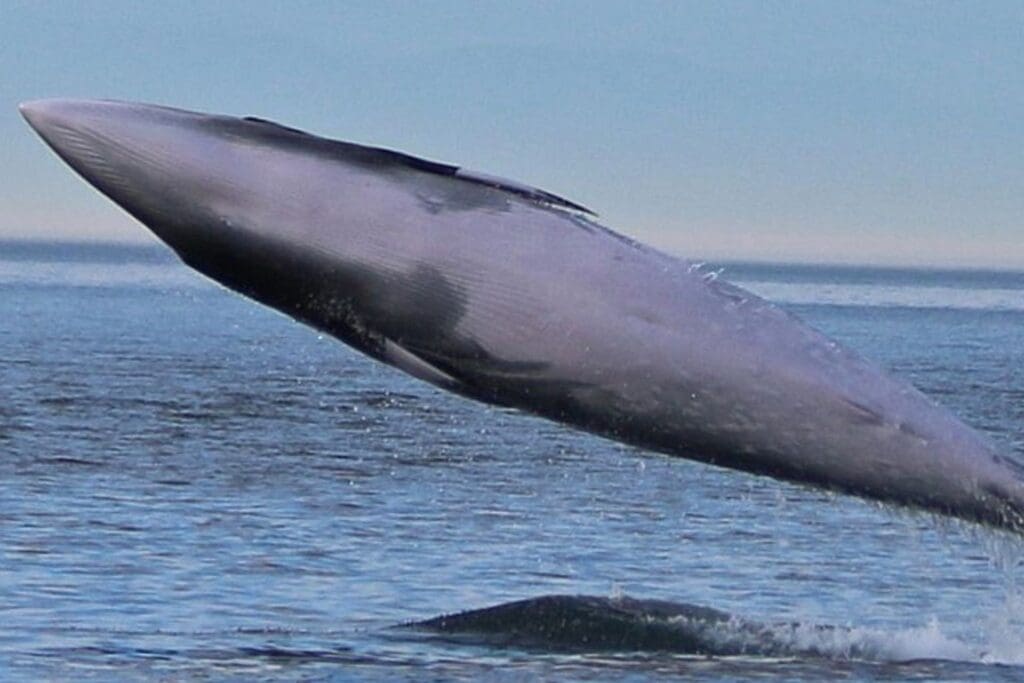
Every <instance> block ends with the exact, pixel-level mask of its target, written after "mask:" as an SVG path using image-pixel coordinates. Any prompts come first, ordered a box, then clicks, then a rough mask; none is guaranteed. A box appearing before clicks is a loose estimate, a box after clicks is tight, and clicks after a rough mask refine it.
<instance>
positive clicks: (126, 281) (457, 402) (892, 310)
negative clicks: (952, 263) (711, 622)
mask: <svg viewBox="0 0 1024 683" xmlns="http://www.w3.org/2000/svg"><path fill="white" fill-rule="evenodd" d="M722 277H725V278H727V279H729V280H731V281H734V282H736V283H738V284H741V285H743V286H746V287H748V288H750V289H752V290H754V291H756V292H758V293H760V294H762V295H764V296H767V297H768V298H771V299H773V300H775V301H778V302H780V303H782V304H784V305H785V306H786V307H787V308H789V309H790V310H792V311H794V312H795V313H797V314H798V315H799V316H801V317H803V318H804V319H805V320H807V321H809V322H810V323H812V324H813V325H815V326H816V327H818V328H819V329H822V330H823V331H825V332H827V333H829V334H831V335H833V336H834V337H836V338H838V339H840V340H842V341H843V342H844V343H846V344H847V345H849V346H852V347H854V348H855V349H858V350H859V351H861V352H863V353H864V354H866V355H868V356H869V357H871V358H873V359H875V360H876V361H878V362H880V363H881V364H882V365H883V366H885V367H887V368H889V369H891V370H892V371H893V372H894V373H896V374H898V375H900V376H903V377H906V378H908V379H909V380H911V381H912V382H913V383H914V384H916V385H917V386H918V387H920V388H921V389H922V390H923V391H925V392H926V393H928V394H930V395H932V396H934V397H935V398H937V399H938V400H940V401H941V402H942V403H944V404H946V405H947V406H949V407H950V408H952V409H953V410H954V411H956V412H957V413H958V414H960V415H961V416H962V417H963V418H964V419H965V420H966V421H967V422H969V423H970V424H972V425H974V426H975V427H977V428H978V429H980V430H982V431H984V432H986V433H988V434H989V435H990V436H991V437H992V438H994V439H995V440H996V441H997V442H1000V443H1002V444H1003V445H1005V446H1006V449H1007V451H1008V452H1010V453H1016V457H1018V458H1021V457H1024V274H1022V273H990V272H960V271H923V270H894V269H864V268H849V267H842V268H837V267H807V266H801V267H794V266H766V265H742V264H736V265H727V266H726V267H725V270H724V272H723V273H722ZM0 387H3V389H4V399H3V401H0V678H3V677H6V678H14V679H21V680H76V681H81V680H95V681H112V680H138V679H144V680H145V679H152V680H164V679H167V680H196V679H202V680H239V681H251V680H286V681H288V680H291V681H298V680H310V679H315V680H337V681H343V680H365V679H370V680H395V679H400V680H401V679H405V680H422V679H425V678H431V679H444V680H465V681H473V680H478V679H480V678H482V677H490V678H497V679H499V680H523V679H527V680H528V679H533V678H537V677H546V678H550V679H557V680H563V679H578V680H622V679H631V680H646V679H649V678H658V677H665V678H679V677H690V678H697V679H706V680H718V679H721V678H743V679H749V678H785V679H803V680H821V679H832V678H837V677H843V678H847V679H872V678H879V677H882V678H888V679H894V680H903V679H907V678H918V679H940V680H1021V679H1022V678H1024V598H1021V597H1020V596H1019V595H1018V594H1017V593H1016V589H1015V584H1014V582H1013V579H1014V575H1015V571H1014V568H1015V567H1016V566H1017V565H1018V562H1019V558H1020V555H1019V551H1018V550H1016V549H1015V548H1014V547H1013V546H1011V545H1010V544H1007V543H1001V544H1000V543H997V542H996V541H994V540H992V539H991V538H990V537H988V536H986V535H984V534H978V533H976V532H971V531H969V530H967V529H964V528H962V527H960V526H957V525H953V524H949V523H945V524H939V523H937V521H936V520H935V519H933V518H930V517H927V516H922V515H909V514H905V513H894V512H892V511H891V510H886V509H883V508H881V507H878V506H875V505H869V504H866V503H862V502H859V501H857V500H853V499H849V498H845V497H833V496H829V495H825V494H822V493H818V492H815V491H811V490H807V489H804V488H800V487H796V486H790V485H786V484H781V483H779V482H775V481H771V480H767V479H760V478H756V477H752V476H747V475H744V474H739V473H735V472H725V471H720V470H716V469H714V468H711V467H707V466H702V465H698V464H694V463H689V462H686V461H683V460H678V459H672V458H668V457H664V456H658V455H652V454H647V453H643V452H640V451H636V450H634V449H631V448H627V447H624V446H619V445H617V444H614V443H610V442H607V441H603V440H601V439H598V438H595V437H591V436H588V435H584V434H579V433H576V432H573V431H570V430H567V429H563V428H561V427H558V426H556V425H554V424H551V423H548V422H544V421H541V420H538V419H533V418H529V417H525V416H523V415H520V414H518V413H515V412H514V411H508V410H501V409H495V408H488V407H485V406H481V405H477V404H474V403H469V402H467V401H464V400H461V399H458V398H455V397H453V396H450V395H447V394H444V393H441V392H440V391H438V390H435V389H432V388H431V387H429V386H427V385H425V384H422V383H420V382H418V381H416V380H413V379H411V378H409V377H407V376H405V375H402V374H400V373H398V372H396V371H393V370H390V369H388V368H386V367H383V366H381V365H378V364H376V363H374V362H372V361H369V360H367V359H365V358H363V357H361V356H359V355H357V354H356V353H354V352H352V351H350V350H349V349H347V348H346V347H344V346H343V345H341V344H340V343H337V342H335V341H333V340H331V339H329V338H324V337H322V336H320V335H317V334H316V333H315V332H313V331H311V330H309V329H307V328H305V327H302V326H300V325H298V324H296V323H293V322H291V321H289V320H287V319H286V318H284V317H282V316H280V315H277V314H275V313H273V312H271V311H268V310H266V309H264V308H262V307H260V306H258V305H255V304H253V303H251V302H248V301H245V300H243V299H241V298H239V297H237V296H235V295H233V294H230V293H227V292H225V291H223V290H221V289H219V288H218V287H216V286H214V285H212V284H211V283H209V282H208V281H206V280H204V279H202V278H201V277H200V276H198V275H195V274H193V273H192V272H190V271H188V270H187V269H186V268H185V267H184V266H182V265H180V264H178V263H177V262H176V261H175V260H174V259H173V258H172V257H171V256H170V255H169V253H168V252H166V251H164V250H159V249H155V248H152V249H151V248H146V247H139V248H126V247H104V246H91V247H80V246H69V245H52V244H46V245H41V244H12V243H0ZM550 593H560V594H574V593H585V594H593V595H599V596H602V595H603V596H617V595H619V594H626V595H629V596H633V597H636V598H642V599H661V600H669V601H675V602H686V603H694V604H698V605H704V606H708V607H712V608H714V609H716V610H721V611H723V612H728V613H730V614H733V615H737V616H738V617H740V618H742V619H744V620H750V621H753V622H758V623H762V622H763V623H784V624H789V625H791V626H792V628H790V629H789V630H788V631H786V633H784V634H782V635H779V636H778V637H780V638H782V637H785V638H789V639H791V641H792V642H791V643H790V644H791V645H793V647H790V648H789V649H785V648H782V649H781V650H780V652H782V654H777V655H771V656H770V655H767V654H758V653H756V652H752V653H748V654H741V655H735V656H720V657H705V656H695V655H685V654H672V653H659V652H632V653H631V652H614V651H612V652H607V651H605V652H563V651H558V649H557V648H552V649H551V650H550V651H546V650H545V649H544V648H543V647H541V648H537V647H531V648H516V647H501V646H494V645H487V644H481V643H467V642H452V641H445V640H439V639H436V638H424V637H416V636H413V635H410V634H405V633H403V632H400V631H394V630H392V629H390V628H389V627H390V626H391V625H393V624H396V623H399V622H406V621H411V620H419V619H426V618H429V617H432V616H435V615H438V614H441V613H446V612H453V611H459V610H464V609H470V608H477V607H484V606H487V605H492V604H496V603H500V602H504V601H510V600H517V599H522V598H530V597H534V596H540V595H544V594H550ZM819 626H828V627H832V626H835V627H838V628H834V629H833V628H828V629H825V630H824V631H823V630H821V629H818V628H817V627H819ZM821 633H827V634H828V637H827V638H825V639H824V640H822V639H821V638H822V637H821V635H820V634H821ZM773 637H774V636H773ZM815 638H817V639H818V640H814V639H815ZM794 639H795V640H794ZM801 639H803V640H801ZM808 639H810V640H808ZM808 644H810V645H812V646H813V647H810V648H808V647H805V646H806V645H808ZM801 652H803V653H804V654H801Z"/></svg>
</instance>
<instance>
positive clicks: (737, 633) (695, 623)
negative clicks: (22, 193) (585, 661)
mask: <svg viewBox="0 0 1024 683" xmlns="http://www.w3.org/2000/svg"><path fill="white" fill-rule="evenodd" d="M397 628H398V629H402V630H409V631H414V632H419V633H425V634H432V635H434V636H436V637H438V638H441V639H444V640H447V641H452V642H456V643H459V644H470V645H487V646H496V647H516V648H523V649H534V650H542V651H545V652H552V651H556V652H563V651H564V652H670V653H673V654H686V655H714V656H734V655H757V656H772V657H779V656H796V655H799V656H830V655H834V654H835V653H834V652H831V651H830V649H829V646H830V645H831V646H833V648H834V643H835V641H836V636H837V634H838V633H839V632H841V630H839V629H836V628H835V627H831V626H801V625H800V624H795V623H775V624H771V623H759V622H755V621H749V620H746V619H740V618H737V617H734V616H731V615H729V614H727V613H725V612H720V611H719V610H716V609H712V608H710V607H701V606H700V605H690V604H687V603H677V602H667V601H664V600H637V599H634V598H630V597H619V598H606V597H597V596H590V595H545V596H542V597H538V598H529V599H527V600H517V601H515V602H507V603H503V604H500V605H495V606H492V607H485V608H482V609H475V610H469V611H466V612H459V613H457V614H448V615H444V616H440V617H435V618H433V619H426V620H424V621H417V622H412V623H408V624H402V625H401V626H398V627H397ZM861 654H868V653H862V652H860V651H859V650H858V649H857V647H856V646H855V644H853V643H850V644H849V645H848V646H847V648H846V649H845V650H844V655H845V656H847V657H855V656H858V655H861Z"/></svg>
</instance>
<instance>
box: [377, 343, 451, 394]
mask: <svg viewBox="0 0 1024 683" xmlns="http://www.w3.org/2000/svg"><path fill="white" fill-rule="evenodd" d="M383 360H384V362H386V363H388V364H390V365H393V366H395V367H396V368H398V369H399V370H402V371H404V372H407V373H409V374H410V375H412V376H413V377H416V378H418V379H422V380H423V381H425V382H430V383H431V384H433V385H435V386H439V387H441V388H442V389H447V390H449V391H459V390H460V389H462V382H460V381H459V380H457V379H455V378H454V377H452V376H451V375H449V374H448V373H447V372H444V371H443V370H440V369H438V368H436V367H434V366H433V365H431V364H430V363H428V362H427V361H425V360H423V359H422V358H420V357H419V356H417V355H416V354H414V353H413V352H412V351H409V350H408V349H406V348H403V347H402V346H400V345H399V344H398V343H396V342H395V341H393V340H391V339H385V340H384V353H383Z"/></svg>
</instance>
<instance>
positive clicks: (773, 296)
mask: <svg viewBox="0 0 1024 683" xmlns="http://www.w3.org/2000/svg"><path fill="white" fill-rule="evenodd" d="M734 282H735V284H737V285H739V286H741V287H743V288H745V289H749V290H750V291H752V292H754V293H756V294H757V295H758V296H761V297H764V298H765V299H768V300H769V301H774V302H777V303H781V304H828V305H833V306H880V307H904V308H950V309H972V310H994V311H1024V289H1013V288H1005V289H1000V288H987V289H980V288H963V289H961V288H957V287H942V286H916V285H889V284H860V283H857V284H851V283H842V284H838V283H813V282H800V283H796V282H773V281H766V280H748V281H744V280H736V281H734Z"/></svg>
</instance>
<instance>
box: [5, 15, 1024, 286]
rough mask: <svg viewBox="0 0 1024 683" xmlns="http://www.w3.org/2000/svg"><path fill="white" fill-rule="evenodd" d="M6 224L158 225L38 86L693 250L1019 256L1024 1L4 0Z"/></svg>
mask: <svg viewBox="0 0 1024 683" xmlns="http://www.w3.org/2000/svg"><path fill="white" fill-rule="evenodd" d="M0 74H2V77H0V139H2V140H3V147H4V154H3V156H2V159H0V206H2V207H3V211H0V238H4V237H18V238H44V239H76V240H100V239H103V240H117V241H148V240H150V239H151V238H150V237H149V235H148V233H147V232H146V231H145V230H144V229H143V228H142V227H141V226H138V225H136V224H134V223H133V222H132V221H131V220H130V219H129V218H127V217H126V216H125V215H124V214H123V213H121V212H120V211H119V210H118V209H117V208H116V207H114V206H113V205H112V204H111V203H110V202H108V201H107V200H105V199H103V198H101V197H100V196H99V195H97V194H96V193H95V192H94V191H92V190H91V189H89V188H88V187H87V186H86V185H85V184H84V183H82V182H81V181H80V180H78V179H77V178H76V177H74V176H73V175H72V173H71V172H70V171H69V170H68V169H66V168H65V167H63V165H62V164H61V163H60V162H59V161H58V160H57V159H56V158H55V157H54V156H53V155H52V154H50V153H49V152H48V151H47V150H46V149H44V148H43V146H42V145H41V144H40V142H39V141H38V140H37V139H36V138H35V137H34V135H32V134H31V133H30V131H29V129H28V128H27V126H25V124H24V123H23V122H22V121H21V119H20V117H18V115H17V113H16V105H17V103H18V102H19V101H21V100H26V99H31V98H37V97H54V96H73V97H107V98H118V99H129V100H141V101H149V102H158V103H162V104H169V105H175V106H180V107H185V108H193V109H200V110H209V111H216V112H223V113H234V114H240V115H246V114H252V115H259V116H263V117H267V118H273V119H276V120H279V121H281V122H284V123H287V124H289V125H293V126H296V127H299V128H304V129H307V130H311V131H314V132H318V133H321V134H325V135H330V136H333V137H340V138H345V139H350V140H355V141H360V142H366V143H374V144H381V145H385V146H388V147H393V148H397V149H402V150H404V151H408V152H410V153H414V154H419V155H422V156H426V157H429V158H434V159H438V160H441V161H449V162H455V163H459V164H462V165H466V166H469V167H472V168H476V169H478V170H482V171H487V172H491V173H496V174H499V175H504V176H508V177H512V178H516V179H519V180H523V181H526V182H529V183H532V184H535V185H539V186H541V187H543V188H545V189H547V190H550V191H552V192H556V193H558V194H562V195H565V196H567V197H569V198H571V199H573V200H575V201H578V202H580V203H583V204H585V205H588V206H590V207H592V208H593V209H595V210H596V211H597V212H598V213H599V214H601V219H602V222H604V223H606V224H607V225H609V226H610V227H613V228H615V229H617V230H619V231H621V232H625V233H627V234H630V235H632V236H634V237H637V238H639V239H641V240H644V241H647V242H650V243H653V244H655V245H657V246H659V247H662V248H664V249H667V250H669V251H672V252H674V253H677V254H680V255H684V256H693V257H703V258H713V259H723V258H741V259H758V260H790V261H830V262H831V261H846V262H869V263H912V264H935V265H983V266H1002V267H1024V3H1021V2H1012V3H1000V2H985V3H974V2H965V3H896V4H893V3H869V2H859V3H840V2H816V3H796V2H792V3H761V2H756V3H740V2H706V3H682V2H676V3H658V2H637V3H634V2H628V3H626V2H607V3H601V2H594V1H590V2H545V3H531V2H507V3H504V2H503V3H499V2H400V3H387V2H351V3H350V2H278V3H270V2H258V1H256V0H248V1H246V2H239V3H231V2H194V3H192V2H189V3H175V2H167V3H141V2H90V3H84V2H83V3H67V2H52V3H46V2H40V1H39V0H31V1H28V2H22V1H21V0H0Z"/></svg>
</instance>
